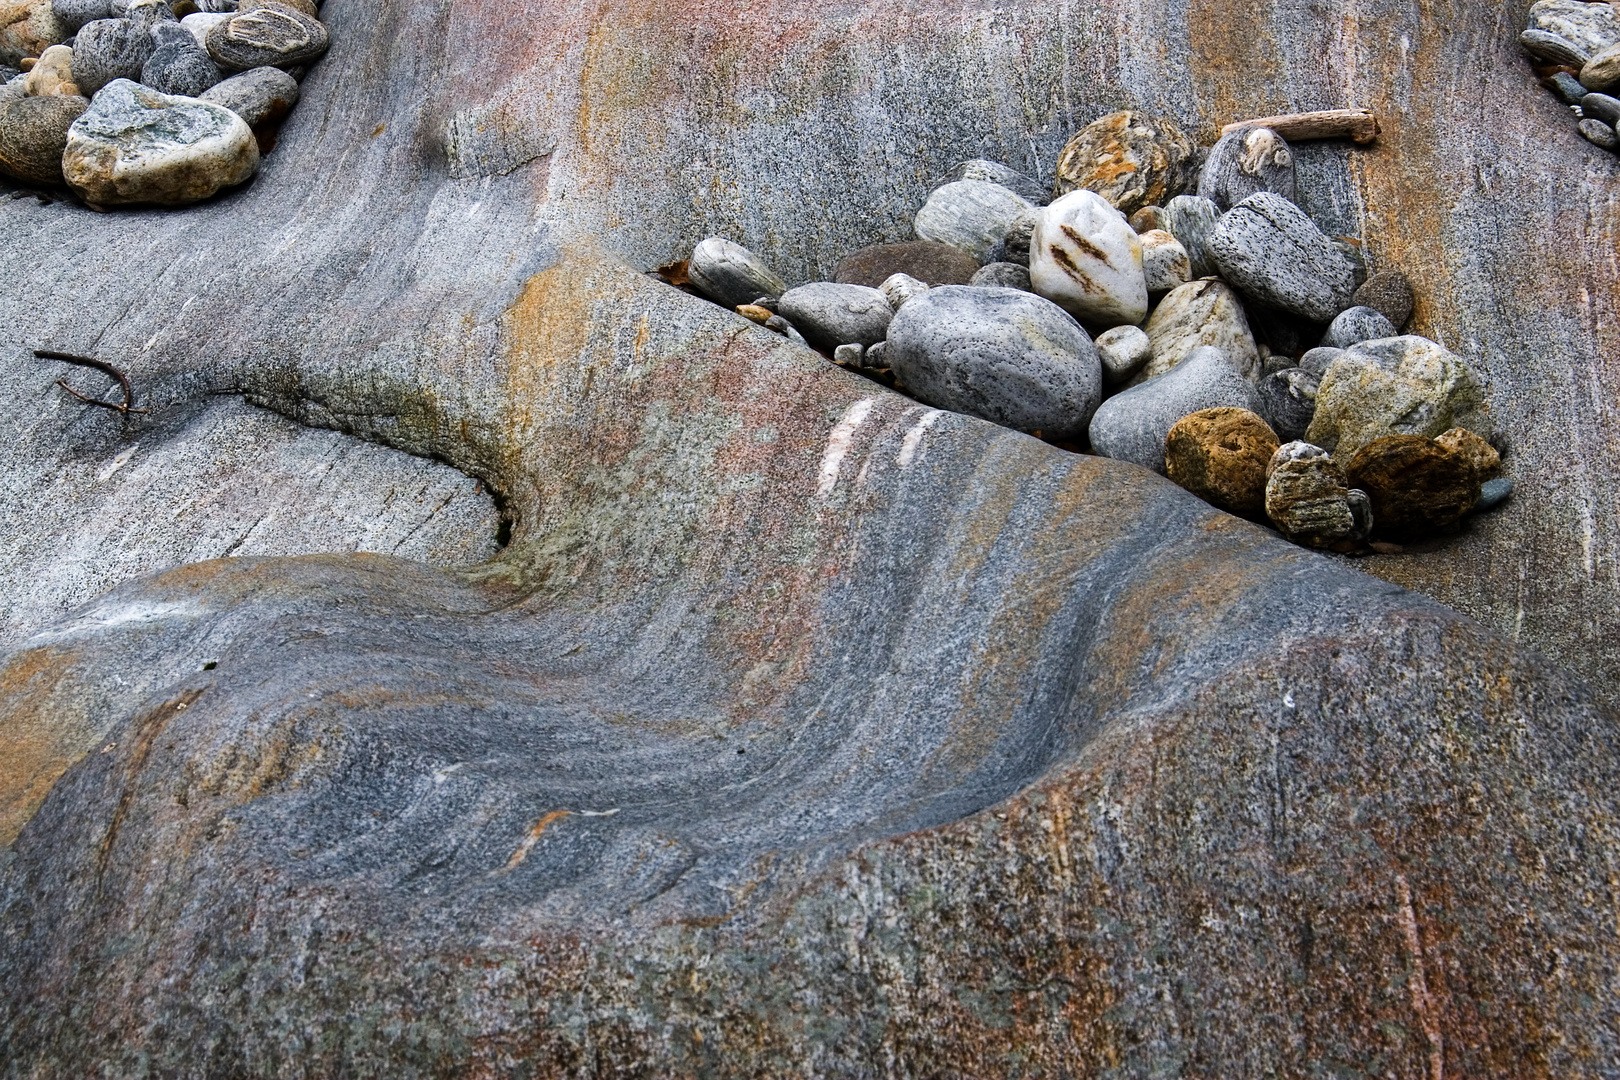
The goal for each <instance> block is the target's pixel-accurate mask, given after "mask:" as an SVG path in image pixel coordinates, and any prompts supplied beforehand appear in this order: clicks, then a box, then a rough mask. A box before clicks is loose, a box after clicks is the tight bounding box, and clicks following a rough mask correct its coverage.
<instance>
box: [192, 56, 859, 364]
mask: <svg viewBox="0 0 1620 1080" xmlns="http://www.w3.org/2000/svg"><path fill="white" fill-rule="evenodd" d="M231 81H234V80H227V83H228V82H231ZM220 85H221V86H224V85H226V83H221V84H220ZM686 274H687V277H689V278H690V279H691V281H692V284H693V285H695V286H697V289H698V291H699V292H701V293H702V294H703V295H704V296H707V297H708V298H709V299H710V300H713V301H714V302H715V303H717V304H719V305H720V306H721V307H736V306H737V305H738V304H746V303H749V302H750V301H751V300H753V298H754V297H757V296H760V295H764V296H772V297H776V296H781V295H782V293H784V292H786V291H787V283H786V282H784V281H783V280H782V279H781V278H779V277H777V276H776V274H775V272H774V271H772V270H771V268H770V267H768V266H766V265H765V262H764V260H762V259H761V258H760V257H759V256H758V255H755V254H754V253H753V252H752V251H749V250H748V249H747V248H745V247H743V246H742V245H741V244H739V243H737V242H736V241H734V240H727V239H726V238H725V237H723V236H711V237H709V238H708V239H707V240H704V241H703V242H702V243H700V244H698V246H697V247H695V248H693V249H692V258H691V259H690V260H688V262H687V269H686ZM839 344H843V343H842V342H839Z"/></svg>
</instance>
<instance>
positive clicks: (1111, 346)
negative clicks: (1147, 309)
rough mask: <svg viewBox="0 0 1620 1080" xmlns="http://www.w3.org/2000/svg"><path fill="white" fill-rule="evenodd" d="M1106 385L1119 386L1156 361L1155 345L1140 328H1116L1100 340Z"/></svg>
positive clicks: (1105, 333)
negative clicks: (1152, 360)
mask: <svg viewBox="0 0 1620 1080" xmlns="http://www.w3.org/2000/svg"><path fill="white" fill-rule="evenodd" d="M1096 344H1097V359H1098V360H1099V361H1101V362H1102V373H1103V385H1104V386H1108V387H1114V386H1119V385H1120V384H1121V383H1123V382H1125V381H1127V380H1128V379H1130V377H1131V376H1132V375H1135V374H1136V373H1137V372H1138V371H1141V370H1142V368H1143V367H1144V366H1145V365H1146V364H1147V362H1148V361H1149V360H1151V359H1153V342H1152V341H1151V340H1149V338H1148V336H1147V334H1146V333H1144V332H1143V330H1142V328H1141V327H1140V326H1116V327H1114V328H1113V329H1112V330H1109V331H1106V332H1104V333H1102V334H1099V335H1098V336H1097V342H1096Z"/></svg>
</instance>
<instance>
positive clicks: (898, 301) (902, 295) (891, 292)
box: [878, 274, 929, 311]
mask: <svg viewBox="0 0 1620 1080" xmlns="http://www.w3.org/2000/svg"><path fill="white" fill-rule="evenodd" d="M928 289H929V285H928V282H926V281H918V280H917V279H916V278H914V277H912V276H911V275H910V274H890V275H889V276H888V277H886V278H884V279H883V284H881V285H879V286H878V292H880V293H882V294H883V298H884V299H885V300H887V301H888V302H889V307H891V308H893V309H894V310H895V311H899V310H900V307H901V305H903V304H904V303H905V302H906V301H907V300H910V299H911V298H912V297H914V296H921V295H922V294H923V293H925V292H927V291H928Z"/></svg>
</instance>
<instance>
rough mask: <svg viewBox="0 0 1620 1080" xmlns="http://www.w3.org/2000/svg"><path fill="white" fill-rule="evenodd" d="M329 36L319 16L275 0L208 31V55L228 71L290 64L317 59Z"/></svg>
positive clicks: (233, 17)
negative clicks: (313, 15) (316, 16)
mask: <svg viewBox="0 0 1620 1080" xmlns="http://www.w3.org/2000/svg"><path fill="white" fill-rule="evenodd" d="M328 43H329V39H328V36H327V33H326V27H325V26H323V25H322V24H321V21H320V20H319V19H316V18H314V17H312V16H310V15H306V14H305V13H304V12H302V11H299V10H298V9H297V8H294V7H288V6H287V5H286V4H280V3H275V2H273V0H269V2H266V3H263V4H261V5H260V6H259V7H257V8H255V9H254V10H252V11H246V12H238V13H237V14H235V15H232V16H231V18H230V19H229V20H228V21H227V22H222V23H219V24H218V25H216V26H214V27H213V28H212V29H210V30H209V31H208V38H207V41H206V44H207V47H208V55H210V56H212V57H213V58H214V62H215V63H217V64H219V66H220V67H222V68H224V69H226V70H228V71H247V70H249V69H250V68H256V67H270V66H275V67H287V66H289V65H291V64H300V63H305V62H307V61H310V60H313V59H314V58H315V57H317V56H319V55H321V54H322V53H324V52H325V51H326V48H327V45H328Z"/></svg>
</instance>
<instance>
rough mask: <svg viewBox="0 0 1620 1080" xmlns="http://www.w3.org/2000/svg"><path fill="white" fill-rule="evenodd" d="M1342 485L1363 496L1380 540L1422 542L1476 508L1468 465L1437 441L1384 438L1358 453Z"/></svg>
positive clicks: (1476, 490) (1476, 488) (1476, 483)
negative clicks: (1416, 539) (1419, 540)
mask: <svg viewBox="0 0 1620 1080" xmlns="http://www.w3.org/2000/svg"><path fill="white" fill-rule="evenodd" d="M1344 474H1345V480H1346V482H1347V483H1348V484H1350V485H1351V486H1353V487H1356V488H1359V489H1361V490H1362V491H1365V492H1366V493H1367V497H1368V498H1369V499H1370V500H1371V501H1372V512H1373V519H1374V520H1375V521H1376V522H1377V524H1378V531H1379V533H1380V534H1381V535H1384V536H1390V537H1394V538H1395V539H1398V540H1399V539H1407V538H1413V537H1421V536H1424V535H1427V534H1429V533H1432V532H1436V531H1438V530H1440V529H1444V528H1447V527H1449V526H1451V525H1455V524H1456V523H1457V522H1458V521H1461V520H1462V518H1463V516H1464V515H1466V514H1468V513H1469V512H1470V511H1472V510H1473V509H1474V507H1475V505H1477V504H1478V503H1479V497H1480V487H1481V485H1480V480H1479V475H1478V473H1477V472H1476V471H1475V470H1474V467H1473V465H1471V464H1470V463H1469V462H1468V460H1467V459H1466V458H1465V457H1464V456H1463V455H1461V454H1459V453H1457V452H1455V451H1453V450H1451V449H1450V448H1449V447H1447V446H1445V445H1444V444H1442V443H1440V442H1438V441H1436V440H1435V439H1427V438H1424V437H1423V436H1421V435H1386V436H1385V437H1383V438H1381V439H1374V440H1373V441H1372V442H1370V443H1368V444H1367V445H1366V446H1363V447H1362V448H1361V449H1359V450H1357V451H1356V454H1355V456H1354V457H1352V458H1351V459H1350V462H1349V464H1347V465H1346V466H1345V467H1344Z"/></svg>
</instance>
